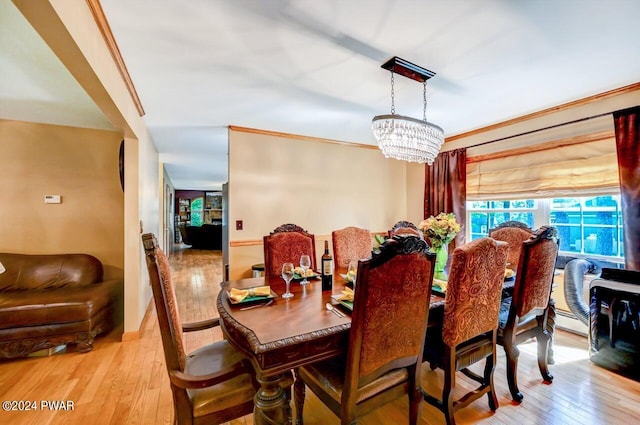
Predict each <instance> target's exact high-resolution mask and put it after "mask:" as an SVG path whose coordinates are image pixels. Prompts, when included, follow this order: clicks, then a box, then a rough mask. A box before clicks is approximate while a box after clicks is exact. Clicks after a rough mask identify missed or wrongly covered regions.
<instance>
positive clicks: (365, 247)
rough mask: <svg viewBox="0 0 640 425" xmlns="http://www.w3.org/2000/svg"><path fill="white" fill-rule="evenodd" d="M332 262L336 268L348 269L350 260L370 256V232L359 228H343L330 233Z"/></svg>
mask: <svg viewBox="0 0 640 425" xmlns="http://www.w3.org/2000/svg"><path fill="white" fill-rule="evenodd" d="M331 241H332V245H333V261H334V263H335V265H336V267H348V266H349V262H350V261H351V260H361V259H365V258H369V257H370V256H371V232H369V229H361V228H359V227H354V226H350V227H345V228H344V229H340V230H334V231H333V232H331Z"/></svg>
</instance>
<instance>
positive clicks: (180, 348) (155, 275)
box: [143, 235, 186, 372]
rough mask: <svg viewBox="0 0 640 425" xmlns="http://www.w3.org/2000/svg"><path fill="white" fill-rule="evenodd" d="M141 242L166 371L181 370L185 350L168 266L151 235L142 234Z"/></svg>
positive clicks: (183, 364) (183, 365) (167, 261)
mask: <svg viewBox="0 0 640 425" xmlns="http://www.w3.org/2000/svg"><path fill="white" fill-rule="evenodd" d="M144 236H145V237H143V243H144V250H145V254H146V260H147V270H148V272H149V283H150V285H151V291H152V292H153V300H154V303H155V307H156V312H157V316H158V323H159V325H160V335H161V336H162V346H163V348H164V356H165V361H166V366H167V371H169V372H170V371H173V370H180V371H184V367H185V359H186V353H185V348H184V340H183V333H182V322H181V320H180V313H179V311H178V304H177V299H176V293H175V290H174V287H173V282H172V280H171V267H170V266H169V260H168V259H167V257H166V255H165V254H164V252H163V251H162V249H160V247H159V246H158V242H157V240H156V238H155V236H153V235H148V236H147V235H144Z"/></svg>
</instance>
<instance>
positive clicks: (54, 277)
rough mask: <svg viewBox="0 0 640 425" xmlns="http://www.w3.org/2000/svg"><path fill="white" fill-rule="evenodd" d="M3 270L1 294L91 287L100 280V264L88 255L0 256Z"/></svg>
mask: <svg viewBox="0 0 640 425" xmlns="http://www.w3.org/2000/svg"><path fill="white" fill-rule="evenodd" d="M0 262H1V263H2V265H3V266H4V268H5V269H6V270H5V272H4V273H0V291H20V290H39V289H47V288H64V287H70V286H80V285H90V284H92V283H98V282H100V281H102V275H103V269H102V263H101V262H100V260H98V259H97V258H96V257H94V256H91V255H88V254H53V255H27V254H8V253H0Z"/></svg>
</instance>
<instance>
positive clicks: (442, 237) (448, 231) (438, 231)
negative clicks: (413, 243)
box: [418, 213, 460, 248]
mask: <svg viewBox="0 0 640 425" xmlns="http://www.w3.org/2000/svg"><path fill="white" fill-rule="evenodd" d="M418 228H419V229H420V230H422V233H424V236H425V238H427V239H429V242H430V243H431V246H432V247H433V248H439V247H441V246H443V245H447V244H448V243H449V242H451V241H452V240H453V239H454V238H455V237H456V235H457V234H458V233H460V224H458V222H457V221H456V216H455V215H454V214H453V213H440V214H438V215H437V216H435V217H434V216H431V217H429V218H427V219H426V220H422V222H420V224H419V225H418Z"/></svg>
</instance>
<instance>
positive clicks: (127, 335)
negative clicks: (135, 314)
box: [121, 299, 153, 342]
mask: <svg viewBox="0 0 640 425" xmlns="http://www.w3.org/2000/svg"><path fill="white" fill-rule="evenodd" d="M152 309H153V299H151V300H149V304H148V305H147V310H146V311H145V312H144V317H143V318H142V321H141V322H140V326H139V328H138V330H137V331H131V332H124V333H123V334H122V339H121V341H122V342H126V341H135V340H137V339H140V335H141V334H142V329H144V327H145V326H146V324H147V320H149V316H151V310H152Z"/></svg>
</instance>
